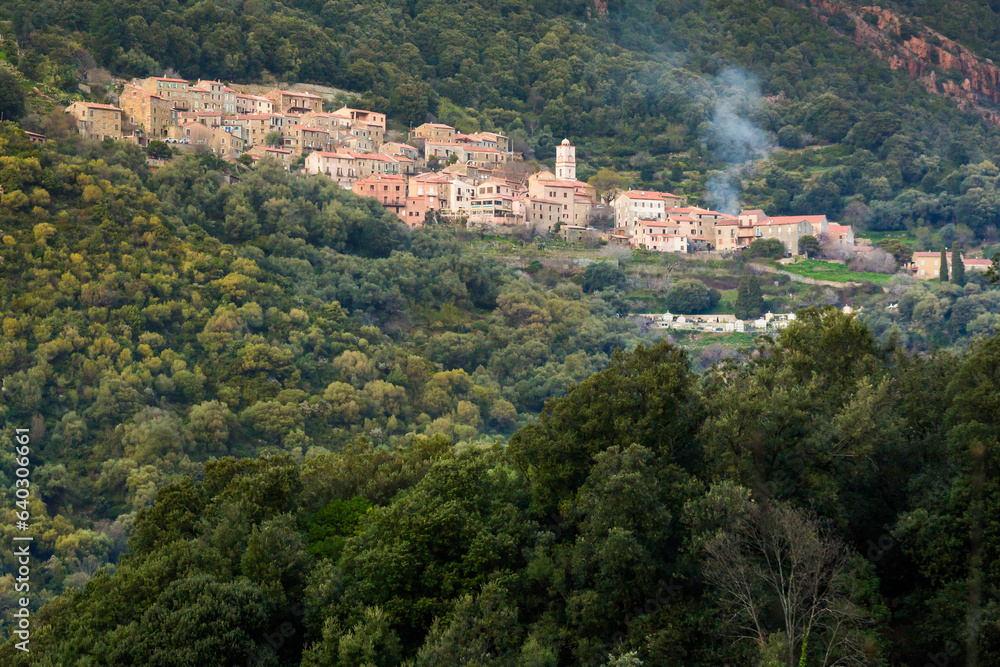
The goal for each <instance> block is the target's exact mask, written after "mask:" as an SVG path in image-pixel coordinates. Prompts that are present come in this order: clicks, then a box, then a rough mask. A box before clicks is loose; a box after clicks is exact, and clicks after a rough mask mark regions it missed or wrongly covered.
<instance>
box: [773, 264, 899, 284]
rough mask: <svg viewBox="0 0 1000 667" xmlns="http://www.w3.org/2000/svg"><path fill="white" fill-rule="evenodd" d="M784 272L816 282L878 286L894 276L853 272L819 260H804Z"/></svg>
mask: <svg viewBox="0 0 1000 667" xmlns="http://www.w3.org/2000/svg"><path fill="white" fill-rule="evenodd" d="M781 269H782V270H784V271H788V272H789V273H794V274H795V275H797V276H803V277H805V278H813V279H815V280H830V281H833V282H838V283H846V282H863V281H866V280H867V281H868V282H872V283H875V284H876V285H885V284H888V282H889V281H890V280H892V275H890V274H887V273H865V272H862V271H851V270H850V269H849V268H847V265H846V264H837V263H836V262H824V261H823V260H819V259H804V260H802V261H799V262H796V263H795V264H786V265H784V266H782V267H781Z"/></svg>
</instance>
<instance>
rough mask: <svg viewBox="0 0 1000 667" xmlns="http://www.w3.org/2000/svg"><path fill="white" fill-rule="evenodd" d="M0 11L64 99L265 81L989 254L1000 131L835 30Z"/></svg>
mask: <svg viewBox="0 0 1000 667" xmlns="http://www.w3.org/2000/svg"><path fill="white" fill-rule="evenodd" d="M971 7H973V5H970V8H971ZM0 11H5V12H6V17H7V18H8V19H10V21H11V26H12V29H13V34H14V36H15V37H16V38H17V39H18V40H19V47H20V52H21V56H20V58H18V57H17V56H16V55H13V56H12V55H11V54H12V53H13V52H14V49H8V50H7V52H6V57H7V59H8V60H13V61H16V64H17V66H18V67H19V69H20V71H21V72H22V73H23V75H24V76H25V77H27V79H29V80H31V81H44V82H45V83H46V84H47V85H52V86H54V88H55V89H61V90H62V91H64V92H63V93H62V94H64V95H65V96H66V97H67V99H68V97H69V95H71V94H74V93H75V92H77V91H76V83H77V80H78V79H77V74H78V72H79V71H80V67H81V63H83V62H84V61H86V60H87V59H88V58H89V57H90V56H86V54H91V55H92V56H93V58H94V59H96V63H97V64H100V65H103V66H105V67H107V68H109V69H110V70H111V71H112V73H115V74H119V75H122V76H144V75H148V74H160V73H161V72H162V71H163V70H164V69H165V68H173V69H174V70H176V71H177V72H178V73H179V74H180V75H182V76H184V77H187V78H197V77H212V78H219V79H224V80H233V81H249V80H258V79H261V78H262V77H265V76H274V77H277V79H278V80H285V81H307V82H317V83H325V84H332V85H336V86H340V87H343V88H346V89H348V90H351V91H355V92H356V93H358V94H359V95H360V96H361V99H360V100H358V103H359V104H364V105H366V106H367V107H369V108H374V109H377V110H380V111H386V112H388V113H389V115H390V117H391V118H393V119H395V120H396V121H399V122H401V123H404V124H406V123H420V122H423V121H424V120H426V119H427V118H429V117H437V118H440V119H442V120H444V121H446V122H450V123H454V124H457V125H458V127H459V128H460V129H464V130H467V131H471V130H475V129H478V128H482V129H487V128H494V129H500V130H503V131H505V132H507V133H509V134H510V135H511V136H512V138H513V139H514V143H515V148H517V149H518V150H526V151H528V152H529V154H534V155H535V156H536V157H538V158H541V159H549V158H551V157H552V156H553V154H554V145H555V144H556V143H558V141H559V140H560V139H561V137H562V136H564V135H565V136H569V137H570V138H571V139H572V140H573V141H574V143H576V144H577V145H578V146H579V147H580V148H579V152H578V157H579V158H580V159H581V168H580V176H581V177H582V178H583V179H584V180H586V179H587V178H588V177H589V176H591V175H594V174H595V173H596V172H597V171H598V170H599V169H600V168H604V167H609V168H615V169H617V170H619V171H621V172H624V173H625V176H626V180H627V181H628V182H629V183H630V184H632V185H635V186H643V187H648V188H657V189H665V190H672V191H676V192H679V193H681V194H686V195H688V197H689V199H690V200H691V201H692V202H705V203H708V204H711V205H715V206H723V205H724V204H725V203H727V202H728V201H729V200H728V199H727V198H726V196H725V194H724V192H725V191H726V190H727V189H729V188H732V189H733V190H736V191H738V190H741V189H743V190H745V191H744V193H743V197H742V200H741V201H742V203H744V204H746V205H748V206H759V207H763V208H765V209H766V210H768V212H770V213H772V214H782V213H810V214H812V213H826V214H827V215H829V216H830V217H831V219H842V220H845V221H847V222H849V223H851V224H854V225H856V226H858V227H859V228H863V227H866V226H868V227H871V228H873V229H900V228H904V227H907V228H918V227H940V226H943V225H946V224H961V225H966V226H968V227H969V228H971V230H972V231H973V232H974V234H975V235H976V237H979V238H986V239H987V240H989V241H991V242H992V241H993V240H994V238H995V237H996V226H997V224H998V222H1000V218H998V214H997V211H998V210H1000V206H997V204H996V196H997V194H996V193H997V178H998V172H997V169H996V166H995V165H994V164H993V163H992V162H990V161H989V160H991V159H992V156H993V155H994V154H995V153H996V151H997V148H998V146H1000V142H998V137H1000V134H998V130H997V129H996V128H995V127H993V126H991V125H989V124H987V123H985V122H984V121H983V120H982V118H981V117H980V116H979V115H978V114H975V113H965V112H961V111H959V110H958V109H957V108H955V106H954V105H953V104H952V103H950V102H948V101H945V100H943V99H940V98H937V97H935V96H934V95H932V94H930V93H928V92H926V91H925V90H924V89H923V87H922V86H921V85H920V84H918V83H917V82H914V81H912V80H911V79H910V78H909V76H908V74H907V73H906V71H905V70H899V71H892V70H890V68H889V65H888V64H887V63H885V62H882V61H880V60H879V58H878V57H877V56H876V55H875V54H874V53H872V52H871V51H870V50H869V49H867V48H866V47H865V46H863V45H857V44H855V43H854V42H853V41H852V39H851V38H850V34H849V33H851V29H852V28H853V26H852V25H849V23H850V22H849V21H848V20H847V18H846V16H845V15H843V14H842V13H841V14H835V15H833V16H832V17H830V18H829V24H830V25H827V23H826V22H825V21H826V20H827V19H826V17H823V20H820V17H819V16H817V15H814V14H813V12H812V10H811V9H810V8H809V7H805V6H802V5H800V4H799V3H796V2H790V1H789V2H784V1H780V0H779V1H772V2H750V3H747V2H730V1H729V0H716V1H712V2H709V1H707V0H704V1H703V0H692V1H691V2H682V3H676V2H671V3H666V2H651V1H649V0H616V1H613V2H607V3H604V2H597V3H593V2H590V1H584V0H566V1H563V2H529V1H528V0H503V1H502V2H494V1H492V0H491V1H489V2H486V1H480V0H464V1H463V2H450V1H448V2H445V1H444V0H422V1H420V2H413V1H412V0H410V1H407V2H402V1H401V0H393V1H390V2H353V1H352V2H348V1H346V0H330V1H328V2H325V3H322V2H310V1H301V2H300V1H298V0H291V1H289V2H286V3H284V4H282V3H278V2H269V3H260V2H239V1H229V2H198V3H179V2H143V3H138V2H133V1H132V0H117V1H114V0H102V1H101V2H91V1H89V0H84V1H83V2H61V1H59V2H48V3H38V2H33V1H27V0H21V1H20V2H15V3H7V4H5V6H4V8H3V9H0ZM969 11H975V10H973V9H970V10H969ZM987 23H988V22H987ZM937 25H938V26H939V28H940V29H942V30H946V31H947V30H951V29H957V25H956V26H955V27H954V28H953V25H952V24H951V23H941V22H940V21H939V22H938V24H937ZM989 25H992V24H991V23H989ZM982 30H986V28H982ZM952 37H954V38H955V39H959V37H961V36H960V35H952ZM973 42H975V43H973ZM973 42H970V46H972V47H973V48H974V47H975V46H976V44H978V43H979V42H984V43H985V42H986V39H985V38H984V39H982V40H978V41H976V40H973ZM90 62H91V63H93V61H90ZM732 68H738V70H736V72H737V73H736V75H733V72H734V70H733V69H732ZM762 96H763V97H762ZM775 148H779V149H780V150H778V151H777V152H773V150H772V149H775ZM748 160H758V165H757V169H755V170H747V169H744V168H743V166H744V163H745V162H746V161H748ZM713 175H715V178H714V179H712V178H711V176H713ZM706 187H708V190H706Z"/></svg>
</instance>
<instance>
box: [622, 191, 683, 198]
mask: <svg viewBox="0 0 1000 667" xmlns="http://www.w3.org/2000/svg"><path fill="white" fill-rule="evenodd" d="M625 196H626V197H628V198H629V199H658V200H663V199H680V197H678V196H677V195H674V194H671V193H669V192H655V191H653V190H629V191H628V192H626V193H625Z"/></svg>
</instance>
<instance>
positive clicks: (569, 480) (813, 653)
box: [0, 310, 1000, 667]
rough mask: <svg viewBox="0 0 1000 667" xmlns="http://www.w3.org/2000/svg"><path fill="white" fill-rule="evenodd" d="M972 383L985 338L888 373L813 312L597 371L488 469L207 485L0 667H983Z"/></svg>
mask: <svg viewBox="0 0 1000 667" xmlns="http://www.w3.org/2000/svg"><path fill="white" fill-rule="evenodd" d="M998 379H1000V345H998V339H996V338H992V339H988V340H986V341H983V342H981V343H980V344H979V345H977V346H976V347H975V348H974V349H973V350H972V351H970V352H969V353H968V355H966V356H964V357H952V356H949V355H941V356H937V357H924V358H914V357H909V356H907V355H906V354H903V353H900V352H898V351H894V350H892V349H890V348H885V347H880V346H878V345H877V344H875V343H874V342H873V339H872V337H871V335H870V333H868V331H866V330H865V329H864V328H863V327H862V326H861V325H860V324H859V323H858V322H857V320H854V319H852V318H850V317H849V316H845V315H842V314H840V313H838V312H837V311H835V310H813V311H804V312H803V313H801V316H800V319H799V321H797V322H796V323H793V324H792V325H791V326H790V327H789V328H788V329H787V330H786V331H785V332H783V333H782V334H781V336H780V337H779V339H778V340H777V341H776V342H773V343H768V344H766V345H765V346H764V347H763V349H762V350H761V354H760V355H754V357H753V358H750V357H746V358H741V359H738V360H735V361H734V362H732V363H728V364H724V365H722V366H720V367H718V368H716V369H714V370H713V371H711V372H709V373H707V374H706V375H705V376H703V377H698V376H697V375H694V374H693V373H692V372H691V369H690V367H689V363H688V360H687V358H686V355H685V354H684V353H683V352H682V351H680V350H678V349H677V348H675V347H673V346H671V345H669V344H667V343H661V344H659V345H657V346H655V347H640V348H638V349H636V350H635V351H634V353H632V354H621V353H619V354H617V355H616V356H615V357H614V358H613V360H612V361H611V364H610V366H609V367H608V368H607V369H605V370H603V371H601V372H599V373H597V374H596V375H594V376H592V377H590V378H589V379H587V380H585V381H584V382H582V383H581V384H580V385H578V386H577V387H576V388H574V389H573V390H571V391H570V393H569V394H568V395H567V396H566V397H565V398H561V399H558V400H556V401H555V402H553V403H551V404H550V405H549V406H548V407H547V408H546V409H545V411H544V412H543V413H542V415H541V417H540V419H539V420H538V422H537V423H535V424H532V425H530V426H527V427H524V428H522V429H521V430H520V431H518V432H517V433H516V434H515V435H514V437H513V438H512V439H511V442H510V445H509V447H499V446H496V445H490V444H485V443H484V444H480V445H474V446H470V447H464V448H458V449H456V448H453V447H451V446H450V445H449V444H448V441H447V439H445V438H442V437H441V436H435V437H431V438H416V439H414V440H413V441H412V443H411V444H407V445H402V446H397V447H395V448H394V449H392V450H389V449H385V448H370V447H367V446H363V445H362V446H355V447H349V448H347V449H345V450H343V451H341V452H338V453H327V452H324V453H320V454H318V455H316V456H312V457H308V458H306V459H305V460H300V459H298V458H297V457H296V456H295V455H294V452H292V455H291V456H290V455H289V454H287V453H279V454H277V455H274V456H270V457H258V458H250V459H243V460H241V461H237V460H234V459H229V458H223V459H220V460H217V461H212V462H209V463H207V464H206V465H205V466H204V470H203V472H199V474H197V475H196V476H195V477H194V478H193V479H192V478H185V479H183V480H181V481H179V482H176V483H174V484H171V485H170V486H168V487H166V488H165V489H163V490H162V491H161V492H160V494H159V496H158V498H157V502H156V504H155V505H153V506H152V507H149V508H145V509H143V510H142V511H141V513H140V514H139V517H138V519H137V521H136V524H135V532H134V533H133V535H132V538H131V540H130V546H131V548H132V551H131V552H130V553H129V554H128V555H125V556H122V558H121V559H120V561H119V563H118V567H117V568H116V569H111V568H106V569H103V570H101V571H100V572H98V573H97V574H96V576H94V577H93V579H91V580H90V581H89V582H88V583H87V584H86V586H84V587H83V588H82V589H80V590H75V591H73V592H71V593H68V594H67V595H65V596H63V597H60V598H57V599H56V600H54V601H53V602H52V603H51V604H49V605H48V606H46V607H44V608H43V609H42V610H41V611H40V612H39V615H38V619H39V622H40V625H38V627H36V629H35V634H34V636H33V637H34V638H33V644H32V651H33V652H32V654H31V655H30V656H27V655H24V654H20V653H19V652H17V651H16V650H14V648H13V645H12V642H8V643H7V644H6V645H4V646H3V647H2V648H0V656H2V660H3V663H4V664H10V665H18V664H24V665H28V664H31V665H72V664H92V665H189V664H219V665H223V664H225V665H230V664H239V665H244V664H253V665H308V666H316V667H319V666H321V665H322V666H325V667H328V666H331V665H338V666H341V665H342V666H348V665H349V666H354V667H361V666H362V665H385V666H389V665H399V664H408V665H427V666H432V665H433V666H438V665H497V666H498V665H510V666H512V667H513V666H514V665H551V666H555V665H595V666H597V665H601V666H603V665H616V666H625V665H628V666H637V665H672V664H683V665H706V666H708V665H720V664H731V665H786V666H788V667H795V666H796V665H803V664H817V665H822V664H826V665H830V664H840V665H884V664H894V665H924V664H927V660H928V659H929V656H934V657H935V659H937V660H938V661H939V662H940V661H941V660H945V661H946V662H945V663H941V664H979V665H991V664H996V661H997V660H998V650H1000V649H998V646H1000V632H998V628H1000V624H998V621H1000V616H998V611H997V610H998V599H997V593H996V591H997V584H998V583H1000V582H998V581H997V572H996V563H997V562H1000V561H998V556H1000V554H998V553H997V551H998V548H1000V542H998V532H997V526H996V516H997V513H996V509H997V506H998V502H1000V496H998V490H997V485H996V479H997V473H998V470H997V447H998V442H997V432H998V431H997V428H998V426H1000V423H998V416H997V415H998V411H997V404H996V402H997V392H996V387H997V382H998ZM161 410H162V409H161ZM157 419H159V420H163V419H166V417H165V416H164V415H163V413H162V412H158V413H157V416H156V417H153V419H152V420H147V421H146V422H145V424H149V423H150V422H151V421H155V420H157ZM176 419H177V422H179V421H180V419H179V418H176ZM177 422H175V423H177ZM177 426H178V427H180V424H179V423H177ZM139 428H142V427H139ZM126 432H127V433H128V431H126ZM132 432H133V433H135V432H136V430H135V427H133V431H132ZM966 659H968V660H969V662H966ZM951 660H954V661H955V662H954V663H952V662H950V661H951ZM931 664H933V663H931Z"/></svg>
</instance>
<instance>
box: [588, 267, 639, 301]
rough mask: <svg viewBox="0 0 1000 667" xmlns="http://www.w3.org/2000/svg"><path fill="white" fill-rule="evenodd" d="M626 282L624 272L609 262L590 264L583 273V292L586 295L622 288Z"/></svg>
mask: <svg viewBox="0 0 1000 667" xmlns="http://www.w3.org/2000/svg"><path fill="white" fill-rule="evenodd" d="M627 282H628V280H627V278H626V277H625V272H624V271H622V270H621V268H620V267H618V266H617V265H616V264H612V263H611V262H591V263H590V264H588V265H587V268H586V269H584V271H583V291H584V292H586V293H587V294H590V293H591V292H598V291H601V290H606V289H612V288H623V287H625V286H626V284H627Z"/></svg>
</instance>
